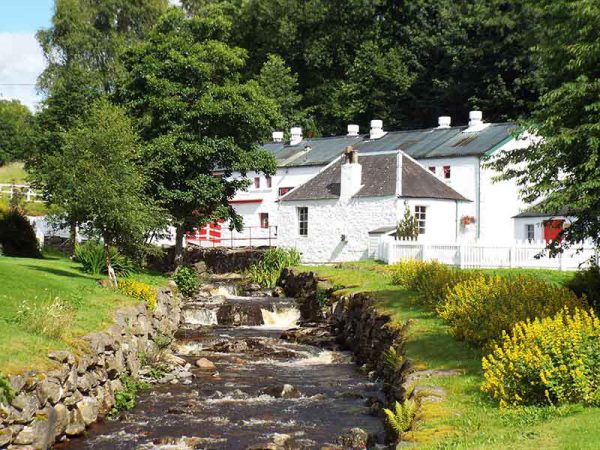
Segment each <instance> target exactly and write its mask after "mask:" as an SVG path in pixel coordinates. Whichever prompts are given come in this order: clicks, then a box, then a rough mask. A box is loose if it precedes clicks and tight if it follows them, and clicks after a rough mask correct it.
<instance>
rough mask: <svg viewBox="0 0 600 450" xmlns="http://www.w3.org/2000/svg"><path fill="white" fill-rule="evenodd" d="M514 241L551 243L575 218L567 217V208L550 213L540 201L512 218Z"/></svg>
mask: <svg viewBox="0 0 600 450" xmlns="http://www.w3.org/2000/svg"><path fill="white" fill-rule="evenodd" d="M513 219H514V226H515V231H514V232H515V239H517V240H519V241H529V242H536V241H546V242H549V241H552V240H554V239H555V238H557V237H558V235H559V233H560V231H562V229H563V228H565V227H568V226H569V225H570V224H571V223H572V222H573V221H574V220H575V218H574V217H572V216H569V210H568V208H563V209H562V210H561V211H556V212H552V211H549V210H548V208H546V206H545V203H544V202H543V201H542V202H540V203H538V204H537V205H534V206H532V207H530V208H527V209H526V210H524V211H523V212H521V213H519V214H517V215H516V216H514V217H513Z"/></svg>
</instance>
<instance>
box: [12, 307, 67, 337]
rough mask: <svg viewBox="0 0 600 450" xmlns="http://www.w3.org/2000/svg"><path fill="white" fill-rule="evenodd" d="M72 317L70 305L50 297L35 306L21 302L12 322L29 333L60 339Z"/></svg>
mask: <svg viewBox="0 0 600 450" xmlns="http://www.w3.org/2000/svg"><path fill="white" fill-rule="evenodd" d="M73 316H74V309H73V306H72V305H70V304H69V303H68V302H66V301H65V300H63V299H61V298H60V297H52V298H49V299H47V300H45V301H43V302H41V303H37V304H30V303H29V302H26V301H23V302H22V303H21V306H20V307H19V309H18V311H17V314H16V316H15V318H14V322H16V323H17V324H19V325H20V327H21V328H23V329H25V330H27V331H29V332H30V333H34V334H38V335H42V336H45V337H48V338H51V339H61V338H62V337H63V336H64V335H65V333H66V330H67V324H68V323H69V322H70V321H71V319H72V318H73Z"/></svg>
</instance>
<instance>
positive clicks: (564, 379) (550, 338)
mask: <svg viewBox="0 0 600 450" xmlns="http://www.w3.org/2000/svg"><path fill="white" fill-rule="evenodd" d="M483 371H484V377H485V383H484V384H483V386H482V388H481V389H482V391H483V392H486V393H488V394H490V395H491V396H492V397H493V398H494V399H496V400H498V401H499V402H500V405H501V406H513V405H530V404H552V405H558V404H563V403H571V402H581V403H584V404H588V405H594V406H599V405H600V320H598V318H597V316H596V315H595V314H594V313H593V311H587V310H585V309H581V308H575V309H571V310H570V309H569V308H565V309H563V310H562V311H560V312H559V313H557V314H556V315H555V316H553V317H546V318H543V319H535V320H527V321H524V322H519V323H518V324H516V325H515V326H514V328H513V329H512V330H511V332H510V334H508V333H504V334H503V336H502V341H501V342H500V343H499V344H498V345H496V346H495V348H494V350H493V351H492V353H491V354H489V355H488V356H486V357H485V358H483Z"/></svg>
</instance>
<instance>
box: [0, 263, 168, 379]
mask: <svg viewBox="0 0 600 450" xmlns="http://www.w3.org/2000/svg"><path fill="white" fill-rule="evenodd" d="M134 278H136V279H139V280H140V281H144V282H149V283H151V284H153V285H157V286H159V285H165V284H166V281H167V279H166V278H165V277H164V276H161V275H152V274H141V275H135V276H134ZM55 297H59V298H61V299H62V300H64V301H65V302H66V303H67V304H68V305H69V306H70V308H71V314H72V317H71V319H70V320H68V322H67V323H65V324H64V326H65V327H66V331H65V335H64V336H63V337H62V338H60V339H53V338H48V337H46V336H44V335H41V334H38V333H32V332H29V331H27V330H25V329H23V327H22V326H21V325H20V324H19V323H17V322H16V321H15V319H16V317H17V312H18V311H19V309H20V308H22V306H23V305H26V306H35V305H40V304H43V303H44V302H48V301H49V300H51V299H53V298H55ZM135 302H136V300H133V299H131V298H129V297H126V296H124V295H121V294H119V293H118V292H116V291H113V290H110V289H106V288H103V287H101V286H99V285H98V283H97V278H96V277H93V276H90V275H87V274H84V273H82V272H81V271H80V270H79V265H78V264H76V263H73V262H71V261H70V260H68V259H66V258H64V257H59V256H47V257H46V258H45V259H29V258H9V257H4V256H0V372H2V373H4V374H9V373H16V372H20V371H23V370H26V369H31V368H36V369H44V368H47V367H48V366H49V365H50V361H49V360H48V358H47V353H48V351H49V350H51V349H65V348H72V349H76V348H77V347H78V346H79V344H80V341H79V339H78V338H80V337H81V336H83V335H84V334H86V333H89V332H91V331H95V330H101V329H103V328H105V327H107V326H108V325H110V324H111V322H112V318H113V312H114V311H115V309H117V308H119V307H122V306H125V305H129V304H134V303H135Z"/></svg>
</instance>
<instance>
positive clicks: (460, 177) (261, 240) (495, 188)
mask: <svg viewBox="0 0 600 450" xmlns="http://www.w3.org/2000/svg"><path fill="white" fill-rule="evenodd" d="M450 121H451V119H450V118H449V117H440V118H439V121H438V126H437V127H435V128H428V129H421V130H408V131H389V132H388V131H385V130H384V126H383V123H382V122H381V121H380V120H373V121H371V129H370V130H369V133H368V134H360V133H359V130H358V126H357V125H349V126H348V132H347V134H346V135H341V136H333V137H324V138H316V139H311V138H307V137H305V136H303V135H302V130H301V129H300V128H293V129H292V130H290V136H291V138H290V141H289V142H283V133H282V132H275V133H273V142H272V143H269V144H266V145H264V148H265V149H266V150H267V151H269V152H271V153H272V154H273V155H274V156H275V158H276V160H277V165H278V169H277V173H276V174H275V175H274V176H273V177H272V178H271V179H267V178H265V177H264V175H260V174H254V173H249V174H247V176H248V177H249V178H250V181H251V185H250V187H249V188H248V190H247V191H245V192H240V193H239V194H238V195H236V197H235V198H234V199H233V200H232V202H231V203H232V205H234V207H235V209H236V210H237V212H238V213H239V214H241V215H242V217H243V220H244V226H245V228H244V231H243V232H241V233H233V234H230V233H229V232H228V231H226V230H221V229H220V226H217V227H219V230H216V231H212V232H211V233H212V234H213V235H216V236H218V237H217V238H216V239H215V238H214V236H213V244H216V245H249V244H251V245H277V240H276V237H277V234H278V226H279V224H280V222H281V220H280V217H279V212H278V200H279V198H280V197H281V195H282V194H284V193H286V192H288V191H289V190H290V189H291V188H295V187H297V186H300V185H302V184H303V183H305V182H307V181H308V180H310V179H311V178H312V177H314V176H315V175H317V174H318V173H319V172H320V171H321V170H322V169H323V167H325V166H326V165H328V164H330V163H331V162H332V161H334V160H335V159H336V158H338V157H339V156H340V155H341V154H342V153H343V151H344V148H345V147H346V146H348V145H352V146H353V147H354V148H355V149H356V150H357V151H358V152H359V154H363V155H366V154H368V153H373V152H382V151H383V152H386V151H395V150H401V151H403V152H405V153H406V154H407V155H409V156H411V157H412V158H414V159H415V160H417V161H418V162H419V163H420V164H422V165H423V166H424V167H426V168H428V169H429V170H430V171H431V172H433V173H434V174H435V175H436V176H437V177H438V178H439V179H440V180H442V181H443V182H444V183H446V184H447V185H448V186H450V187H452V188H453V189H454V190H456V191H457V192H459V193H460V194H462V195H463V196H464V197H466V198H468V199H470V200H472V203H469V204H468V205H466V206H465V207H464V209H462V210H461V216H460V217H459V225H460V226H459V230H458V231H459V233H458V234H457V236H456V239H458V240H460V241H475V240H479V241H484V242H510V241H512V240H514V239H515V237H516V236H515V232H514V231H515V224H514V220H513V217H514V216H516V215H517V214H519V213H520V212H521V211H523V210H524V209H525V207H526V205H524V204H523V203H522V202H521V201H520V198H519V193H518V187H517V185H516V183H515V182H514V181H502V182H494V180H493V179H494V177H495V175H497V174H496V173H495V172H494V171H492V170H491V169H488V168H486V167H485V160H486V158H487V157H488V156H493V155H497V154H499V153H500V152H503V151H510V150H511V149H515V148H524V147H527V146H528V145H530V141H529V140H528V139H520V138H515V136H514V132H515V131H516V130H517V126H516V125H514V124H510V123H498V124H494V123H485V122H484V121H483V120H482V115H481V112H479V111H472V112H471V113H470V120H469V124H468V125H464V126H454V127H452V126H450ZM234 176H241V174H234ZM413 212H414V211H413ZM211 233H209V231H208V230H207V231H206V233H205V236H206V238H207V239H209V238H210V234H211ZM250 238H252V242H251V241H250ZM215 241H216V242H215Z"/></svg>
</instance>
